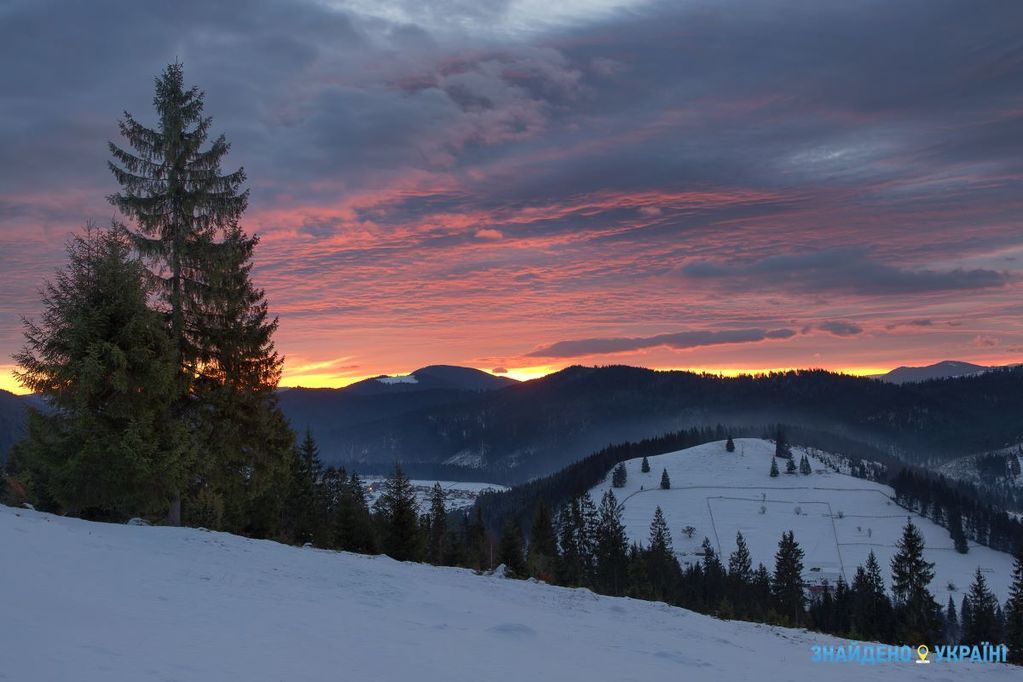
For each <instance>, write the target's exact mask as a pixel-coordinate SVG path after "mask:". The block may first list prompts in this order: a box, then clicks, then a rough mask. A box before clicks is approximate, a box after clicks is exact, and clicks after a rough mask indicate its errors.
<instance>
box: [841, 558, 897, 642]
mask: <svg viewBox="0 0 1023 682" xmlns="http://www.w3.org/2000/svg"><path fill="white" fill-rule="evenodd" d="M850 601H851V606H852V613H851V614H850V626H851V628H852V634H853V636H855V637H860V638H864V639H873V640H877V641H881V642H888V641H891V640H892V637H893V630H892V628H893V623H892V605H891V601H889V599H888V594H887V591H886V589H885V584H884V577H883V576H882V575H881V564H880V563H878V561H877V556H876V555H875V554H874V550H870V552H869V553H868V554H867V561H866V563H865V564H864V565H863V566H858V567H857V568H856V574H855V576H854V577H853V581H852V585H851V586H850Z"/></svg>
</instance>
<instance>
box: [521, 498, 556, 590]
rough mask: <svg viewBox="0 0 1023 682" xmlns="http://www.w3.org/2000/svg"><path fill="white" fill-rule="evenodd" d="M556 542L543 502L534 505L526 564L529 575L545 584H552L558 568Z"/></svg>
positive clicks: (548, 512)
mask: <svg viewBox="0 0 1023 682" xmlns="http://www.w3.org/2000/svg"><path fill="white" fill-rule="evenodd" d="M558 558H559V557H558V540H557V537H556V536H555V532H554V523H553V521H552V520H551V513H550V511H549V510H548V508H547V505H546V504H545V503H544V501H543V500H540V501H539V502H538V503H537V505H536V511H535V512H534V513H533V524H532V526H530V530H529V547H528V549H527V552H526V564H527V569H528V572H529V575H530V576H532V577H534V578H538V579H540V580H543V581H545V582H554V580H555V579H556V576H557V566H558Z"/></svg>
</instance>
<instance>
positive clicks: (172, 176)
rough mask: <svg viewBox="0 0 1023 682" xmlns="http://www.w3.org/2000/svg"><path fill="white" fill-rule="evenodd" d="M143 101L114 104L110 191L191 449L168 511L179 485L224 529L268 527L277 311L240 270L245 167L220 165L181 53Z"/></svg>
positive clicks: (246, 270)
mask: <svg viewBox="0 0 1023 682" xmlns="http://www.w3.org/2000/svg"><path fill="white" fill-rule="evenodd" d="M153 105H154V107H155V109H156V113H157V116H158V122H157V124H156V125H155V126H154V127H147V126H145V125H143V124H142V123H140V122H139V121H138V120H136V119H135V118H134V117H133V116H132V115H131V114H128V113H125V115H124V118H123V119H122V120H121V122H120V130H121V134H122V135H123V136H124V138H125V140H126V141H127V143H128V144H127V147H122V146H119V145H117V144H114V143H110V152H111V154H112V156H113V160H112V161H111V162H110V164H109V165H110V170H111V171H112V172H113V174H114V177H115V178H116V179H117V181H118V183H119V184H120V186H121V189H120V191H118V192H116V193H115V194H112V195H111V196H110V197H109V200H110V202H111V203H112V204H113V205H114V206H116V207H117V208H118V209H119V210H120V211H121V213H122V214H124V216H125V217H127V218H128V219H129V220H130V221H132V222H133V223H134V227H135V229H134V230H132V231H130V232H129V233H130V235H131V238H132V241H133V243H134V245H135V247H136V249H137V250H138V251H139V252H140V253H141V254H142V255H143V256H144V257H145V258H146V259H147V260H148V261H149V262H150V263H151V266H152V267H151V272H152V276H153V278H154V279H155V280H156V281H158V282H159V283H160V287H161V297H160V299H161V301H162V305H163V308H164V312H165V313H166V315H167V318H168V326H169V329H170V336H171V339H172V344H173V349H174V353H175V356H176V363H177V368H178V372H177V376H178V386H177V388H178V400H177V401H176V407H175V412H176V414H175V417H176V418H178V419H181V420H182V421H185V422H186V423H187V424H188V425H189V430H190V433H191V434H192V439H191V441H192V443H191V444H192V448H193V452H195V453H201V454H202V456H201V457H197V458H195V459H196V462H197V466H196V468H195V470H194V471H192V472H190V474H191V475H190V480H189V481H188V482H187V488H186V489H185V490H182V491H178V494H177V495H175V499H174V500H173V502H172V504H171V505H170V509H169V512H168V519H169V520H170V521H171V522H172V523H179V522H180V520H181V494H186V495H192V496H195V495H197V494H198V493H199V492H202V493H203V494H205V495H207V496H212V497H215V498H216V500H217V502H218V504H220V505H221V506H222V507H223V509H224V518H225V521H224V525H225V527H226V528H227V529H228V530H234V531H238V532H246V533H251V534H255V535H271V534H274V533H275V532H277V530H278V528H277V522H278V520H279V519H280V517H281V516H282V513H281V507H282V504H283V502H284V499H285V497H286V495H287V492H288V491H287V488H288V482H287V475H288V464H289V460H290V452H291V445H292V435H291V432H290V429H289V427H288V425H287V423H286V421H285V419H284V417H283V415H282V414H281V413H280V410H279V408H278V407H277V403H276V397H275V391H276V388H277V382H278V380H279V378H280V372H281V366H282V359H281V358H280V357H279V356H278V355H277V353H276V351H275V350H274V347H273V341H272V336H273V333H274V331H275V330H276V328H277V320H276V319H272V318H271V317H270V316H269V313H268V311H267V305H266V301H265V299H264V295H263V292H262V291H261V290H259V289H257V288H256V287H254V286H253V284H252V282H251V280H250V270H251V267H252V265H251V259H252V252H253V249H254V247H255V245H256V244H257V239H256V238H255V237H249V236H248V235H246V234H245V233H244V232H243V231H242V230H241V228H240V227H239V226H238V220H239V219H240V217H241V215H242V213H243V212H244V210H245V208H246V205H247V203H248V193H247V191H243V190H242V189H241V186H242V184H243V183H244V181H245V171H244V169H238V170H236V171H234V172H229V173H223V172H222V171H221V162H222V161H223V159H224V156H225V155H226V154H227V152H228V150H229V149H230V145H229V144H228V143H227V141H226V140H225V138H224V136H223V135H221V136H220V137H218V138H216V139H214V140H212V141H209V133H210V126H211V123H212V119H211V118H210V117H209V116H206V115H205V114H204V112H203V105H204V94H203V93H202V92H201V91H200V90H199V89H197V88H195V87H191V88H186V87H185V85H184V75H183V70H182V66H181V64H177V63H175V64H171V65H170V66H168V67H167V68H166V69H165V70H164V72H163V73H162V74H161V75H160V76H159V77H157V79H156V95H155V97H154V99H153Z"/></svg>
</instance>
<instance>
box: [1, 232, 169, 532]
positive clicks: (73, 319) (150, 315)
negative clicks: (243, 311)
mask: <svg viewBox="0 0 1023 682" xmlns="http://www.w3.org/2000/svg"><path fill="white" fill-rule="evenodd" d="M67 254H68V264H67V266H66V267H65V268H64V269H63V270H60V271H59V272H58V273H57V276H56V279H54V280H53V281H52V282H49V283H47V285H46V287H45V290H44V292H43V312H42V317H41V319H39V320H38V321H30V320H26V322H25V346H24V348H23V349H22V350H21V351H20V352H19V353H18V354H16V355H15V359H16V360H17V362H18V364H19V366H20V370H19V371H18V372H17V377H18V379H19V381H20V382H21V384H22V385H23V386H24V387H25V388H27V389H28V390H30V391H32V392H33V393H35V394H36V395H39V396H41V397H43V398H45V399H46V401H47V403H48V405H49V406H50V407H51V408H53V409H52V410H48V411H46V412H45V413H43V412H36V411H32V412H31V413H30V418H29V429H28V437H27V438H26V439H25V440H24V441H23V442H22V443H20V444H19V445H18V446H17V447H16V448H15V450H14V452H13V453H12V455H11V463H10V464H11V469H12V470H14V471H15V472H16V473H17V476H18V477H19V479H20V480H21V481H22V482H23V483H24V484H26V485H28V486H29V489H30V491H31V492H32V494H33V498H34V499H35V500H36V501H37V502H39V503H41V506H42V507H43V508H49V509H53V510H55V511H61V512H65V513H70V514H75V515H79V516H85V517H89V518H99V519H109V520H118V519H120V520H123V519H125V518H127V517H128V516H132V515H143V516H150V517H153V516H154V515H162V513H164V512H165V511H166V509H167V505H168V503H169V502H170V500H171V499H173V497H174V496H175V494H176V490H177V489H178V487H179V486H180V485H181V483H182V481H183V478H184V476H185V472H186V470H187V468H188V460H187V448H186V447H185V442H186V433H185V432H184V429H183V428H182V425H181V423H180V422H179V421H177V420H175V419H173V418H172V414H171V412H172V405H173V402H174V399H175V376H176V366H175V359H174V351H173V345H172V343H171V340H170V338H169V336H168V334H167V331H166V329H165V327H164V325H163V323H162V320H161V318H160V316H159V315H158V314H157V313H154V312H153V311H151V310H150V309H149V307H148V306H147V299H148V297H149V294H150V290H149V288H148V286H147V282H148V279H147V277H146V271H145V268H144V266H143V265H142V264H141V263H140V262H138V261H137V260H134V259H133V258H132V256H131V250H130V245H129V244H128V243H127V241H126V240H125V239H124V237H123V235H121V234H120V233H119V232H117V231H115V230H97V229H95V228H91V227H90V228H89V229H88V230H87V231H86V233H85V234H84V235H82V236H75V237H73V238H72V239H71V241H70V242H69V243H68V246H67Z"/></svg>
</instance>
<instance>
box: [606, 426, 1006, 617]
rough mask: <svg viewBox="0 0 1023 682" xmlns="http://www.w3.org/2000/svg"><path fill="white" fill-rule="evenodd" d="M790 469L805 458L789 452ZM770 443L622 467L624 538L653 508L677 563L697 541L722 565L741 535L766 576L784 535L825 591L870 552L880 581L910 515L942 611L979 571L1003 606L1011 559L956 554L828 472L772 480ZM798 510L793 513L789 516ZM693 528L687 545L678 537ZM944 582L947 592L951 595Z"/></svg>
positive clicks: (930, 531) (943, 540) (753, 441)
mask: <svg viewBox="0 0 1023 682" xmlns="http://www.w3.org/2000/svg"><path fill="white" fill-rule="evenodd" d="M793 453H794V456H795V460H796V462H797V463H798V462H799V458H800V456H801V455H802V454H803V453H804V451H803V450H802V449H801V448H793ZM773 454H774V443H771V442H769V441H764V440H760V439H757V438H739V439H736V440H735V452H732V453H729V452H727V451H726V450H725V443H724V442H723V441H719V442H714V443H706V444H704V445H698V446H696V447H692V448H688V449H685V450H680V451H678V452H672V453H668V454H664V455H658V456H656V457H649V458H648V461H649V462H650V472H649V473H642V472H641V470H640V467H641V462H642V460H641V459H633V460H629V461H627V462H626V463H625V464H626V470H627V472H628V478H627V483H626V486H625V487H624V488H622V489H616V490H615V491H614V492H615V495H616V496H617V497H618V500H619V501H621V502H623V504H624V518H625V526H626V531H627V532H628V534H629V537H630V538H631V539H633V540H636V541H639V542H645V541H646V539H647V537H648V535H649V529H650V520H651V519H652V518H653V515H654V510H655V509H656V508H657V507H658V506H660V507H661V510H662V511H663V512H664V516H665V519H666V520H667V522H668V527H669V529H670V530H671V535H672V539H673V540H674V547H675V552H676V553H677V554H678V555H679V558H680V560H682V561H698V560H699V559H700V557H699V556H696V552H697V551H698V550H699V549H700V544H701V543H702V542H703V538H704V537H708V538H710V540H711V542H712V543H713V546H714V548H715V549H716V550H717V551H718V553H719V554H720V555H721V556H722V557H723V558H724V560H725V561H726V562H727V558H728V555H729V554H731V553H732V552H733V551H734V550H735V535H736V532H738V531H741V532H742V534H743V536H744V537H745V538H746V542H747V543H748V545H749V549H750V554H751V555H752V558H753V562H754V565H756V563H758V562H762V563H763V564H764V565H765V566H767V567H768V568H769V569H773V568H774V555H775V552H776V551H777V549H778V540H779V539H780V538H781V534H782V533H783V532H785V531H789V530H791V531H793V533H795V536H796V540H797V541H798V542H799V544H800V546H801V547H802V548H803V550H804V551H805V552H806V557H805V559H804V566H805V572H804V576H805V578H806V579H807V581H808V582H810V583H811V584H812V583H819V582H821V581H823V580H824V579H827V580H828V581H829V583H830V584H832V585H834V584H835V581H836V580H837V579H838V575H839V574H844V576H845V579H846V581H851V580H852V577H853V574H854V573H855V571H856V567H857V566H858V565H860V564H862V563H863V562H864V561H865V560H866V558H867V553H868V552H869V551H870V550H874V554H876V555H877V559H878V561H879V562H880V564H881V568H882V569H883V571H884V573H885V575H886V577H887V575H888V573H889V570H888V567H889V563H890V561H891V557H892V556H894V554H895V552H896V551H897V550H896V544H897V543H898V541H899V538H900V537H901V536H902V528H903V526H905V524H906V518H907V517H910V516H911V517H912V518H913V523H915V524H916V525H917V526H918V527H919V528H920V531H921V533H922V534H923V537H924V540H925V542H926V543H927V549H926V551H925V555H926V557H927V559H928V561H933V562H934V564H935V566H934V582H932V583H931V591H932V592H933V593H934V595H935V597H936V598H937V600H938V602H939V603H940V604H941V605H943V606H944V604H945V603H946V602H947V601H948V597H949V595H951V596H952V598H953V599H954V600H955V601H956V606H957V607H958V606H959V603H960V602H961V600H962V598H963V594H964V593H965V592H966V590H967V589H968V588H969V586H970V582H971V581H972V580H973V575H974V572H975V571H976V570H977V567H978V566H979V567H980V569H981V571H983V572H984V576H985V578H986V579H987V581H988V584H989V586H990V587H991V589H992V590H993V591H994V592H995V594H996V595H998V598H999V601H1002V602H1004V601H1005V599H1006V597H1008V593H1009V585H1010V583H1011V581H1012V557H1011V556H1010V555H1008V554H1005V553H1003V552H997V551H995V550H992V549H990V548H988V547H984V546H981V545H977V544H976V543H974V542H970V551H969V553H967V554H959V553H958V552H956V551H955V549H954V547H953V544H952V539H951V537H950V536H949V533H948V530H946V529H945V528H942V527H941V526H938V525H937V524H935V523H933V522H932V521H930V520H929V519H925V518H921V517H920V516H919V515H918V514H911V513H910V512H908V511H907V510H905V509H903V508H902V507H900V506H898V505H897V504H896V503H895V501H894V500H893V499H892V497H893V496H894V491H892V489H891V488H890V487H888V486H886V485H881V484H879V483H873V482H871V481H866V480H863V479H859V478H855V477H852V476H847V475H845V474H840V473H836V472H834V471H832V470H831V469H829V468H828V467H826V466H824V465H823V464H822V463H821V462H820V461H819V460H817V459H814V458H811V465H812V468H813V473H812V474H811V475H809V476H803V475H801V474H786V473H784V472H785V461H784V460H780V459H779V460H778V468H779V469H780V471H781V472H782V473H781V475H780V476H778V477H777V478H771V476H770V468H771V457H772V456H773ZM664 469H667V471H668V476H669V477H670V478H671V489H670V490H662V489H661V488H660V480H661V472H662V471H663V470H664ZM609 488H611V476H610V474H608V476H607V478H606V480H605V481H604V482H603V483H601V484H599V485H597V486H596V487H595V488H593V489H592V490H591V491H590V494H591V495H592V496H593V499H594V501H595V502H599V501H600V498H601V497H602V496H603V494H604V491H606V490H608V489H609ZM797 510H798V512H799V513H798V514H797V513H796V512H797ZM686 526H692V527H693V528H694V529H695V530H694V532H693V536H692V538H691V539H690V538H687V537H686V536H685V535H684V534H683V532H682V529H683V528H685V527H686ZM949 583H952V584H953V585H954V586H955V588H956V589H955V590H953V591H950V590H949V589H948V588H949Z"/></svg>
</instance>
